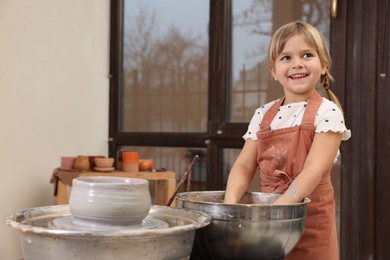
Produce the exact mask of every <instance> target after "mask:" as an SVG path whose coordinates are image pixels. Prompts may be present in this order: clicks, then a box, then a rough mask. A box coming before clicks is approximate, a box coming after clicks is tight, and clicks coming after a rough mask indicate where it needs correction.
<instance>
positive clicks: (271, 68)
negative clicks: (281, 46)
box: [268, 66, 278, 81]
mask: <svg viewBox="0 0 390 260" xmlns="http://www.w3.org/2000/svg"><path fill="white" fill-rule="evenodd" d="M268 68H269V72H271V74H272V77H273V78H274V80H275V81H278V78H277V77H276V74H275V71H274V68H273V67H272V66H269V67H268Z"/></svg>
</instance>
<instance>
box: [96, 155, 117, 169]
mask: <svg viewBox="0 0 390 260" xmlns="http://www.w3.org/2000/svg"><path fill="white" fill-rule="evenodd" d="M95 165H96V167H98V168H111V167H112V166H113V165H114V158H101V157H96V158H95Z"/></svg>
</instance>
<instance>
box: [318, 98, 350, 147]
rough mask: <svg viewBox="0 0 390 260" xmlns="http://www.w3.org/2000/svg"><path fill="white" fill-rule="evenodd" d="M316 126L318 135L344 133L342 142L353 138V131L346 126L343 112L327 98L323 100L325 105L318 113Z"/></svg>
mask: <svg viewBox="0 0 390 260" xmlns="http://www.w3.org/2000/svg"><path fill="white" fill-rule="evenodd" d="M314 124H315V126H316V130H315V131H316V133H321V132H329V131H331V132H336V133H342V137H341V140H343V141H345V140H348V139H349V138H350V137H351V131H350V130H348V129H347V127H346V125H345V120H344V116H343V113H342V111H341V110H340V108H339V107H338V106H337V105H336V104H335V103H334V102H332V101H330V100H328V99H326V98H323V103H322V105H321V106H320V108H319V109H318V111H317V115H316V118H315V121H314Z"/></svg>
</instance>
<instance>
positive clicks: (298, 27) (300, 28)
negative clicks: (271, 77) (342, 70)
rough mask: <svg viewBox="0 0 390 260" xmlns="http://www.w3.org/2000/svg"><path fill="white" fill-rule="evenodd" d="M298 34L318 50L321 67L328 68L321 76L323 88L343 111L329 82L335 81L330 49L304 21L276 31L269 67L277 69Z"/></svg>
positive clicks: (312, 27)
mask: <svg viewBox="0 0 390 260" xmlns="http://www.w3.org/2000/svg"><path fill="white" fill-rule="evenodd" d="M297 34H299V35H303V36H304V38H305V40H306V42H307V44H309V45H310V46H312V47H313V48H314V49H315V50H316V52H317V54H318V57H319V59H320V61H321V65H322V66H325V68H326V71H325V74H324V75H321V86H322V87H323V88H324V89H325V90H326V94H327V96H328V98H329V99H330V100H332V101H333V102H334V103H336V105H337V106H338V107H339V108H340V109H341V110H342V107H341V104H340V102H339V100H338V98H337V97H336V95H335V94H334V93H333V92H332V91H331V90H330V84H329V82H330V81H332V80H333V76H332V74H331V73H330V68H331V65H332V58H331V57H330V54H329V50H328V47H327V46H326V44H325V41H324V39H323V37H322V36H321V34H320V32H319V31H318V30H317V29H316V28H315V27H314V26H312V25H310V24H309V23H306V22H303V21H294V22H291V23H288V24H285V25H283V26H282V27H280V28H279V29H278V30H276V32H275V33H274V35H273V37H272V40H271V43H270V45H269V49H268V63H269V66H271V67H272V68H275V61H276V58H277V57H278V55H279V54H280V53H281V52H282V51H283V49H284V46H285V45H286V42H287V41H288V40H289V39H290V38H291V37H293V36H295V35H297Z"/></svg>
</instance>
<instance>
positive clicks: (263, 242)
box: [176, 191, 310, 260]
mask: <svg viewBox="0 0 390 260" xmlns="http://www.w3.org/2000/svg"><path fill="white" fill-rule="evenodd" d="M224 196H225V192H224V191H201V192H183V193H178V194H177V196H176V203H177V204H176V205H177V207H178V208H185V209H191V210H198V211H202V212H204V213H207V214H208V215H209V216H210V217H211V223H210V225H208V226H205V227H204V228H201V229H198V230H197V231H196V234H195V242H194V248H193V255H192V259H208V260H209V259H218V260H221V259H240V260H244V259H283V258H284V257H285V255H287V254H288V253H289V252H290V251H291V250H292V249H293V247H294V246H295V245H296V243H297V242H298V240H299V239H300V237H301V235H302V233H303V230H304V226H305V219H306V206H307V203H309V201H310V200H309V199H305V200H304V201H303V202H302V203H297V204H291V205H283V206H280V205H271V204H272V203H273V202H274V201H275V200H276V199H277V198H278V197H279V196H280V195H279V194H269V193H260V192H251V193H249V192H248V193H246V194H245V195H244V196H243V198H242V200H241V201H240V203H239V204H224V203H223V199H224Z"/></svg>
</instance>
